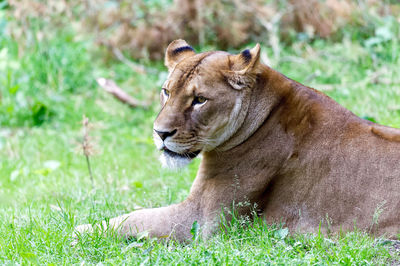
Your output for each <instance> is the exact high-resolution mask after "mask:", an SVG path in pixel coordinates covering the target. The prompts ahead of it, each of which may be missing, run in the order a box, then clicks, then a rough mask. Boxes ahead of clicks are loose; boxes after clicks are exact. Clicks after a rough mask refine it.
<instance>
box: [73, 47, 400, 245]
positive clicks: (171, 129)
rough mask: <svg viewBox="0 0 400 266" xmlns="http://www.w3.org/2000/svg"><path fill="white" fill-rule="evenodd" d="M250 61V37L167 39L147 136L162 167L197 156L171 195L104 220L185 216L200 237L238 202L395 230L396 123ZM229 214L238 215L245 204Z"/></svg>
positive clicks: (292, 225) (131, 229)
mask: <svg viewBox="0 0 400 266" xmlns="http://www.w3.org/2000/svg"><path fill="white" fill-rule="evenodd" d="M259 58H260V46H259V45H258V44H257V45H256V46H255V47H254V48H253V49H251V50H245V51H243V52H241V53H240V54H237V55H232V54H229V53H226V52H221V51H217V52H205V53H200V54H197V53H195V52H194V50H193V48H192V47H190V46H189V45H188V44H187V43H186V42H185V41H183V40H176V41H173V42H172V43H171V44H170V45H169V46H168V48H167V51H166V56H165V64H166V66H167V67H168V70H169V76H168V79H167V81H166V82H165V83H164V86H163V88H162V90H161V104H162V109H161V111H160V113H159V115H158V117H157V118H156V120H155V122H154V142H155V144H156V146H157V148H158V149H159V150H160V151H162V155H161V162H162V164H163V165H164V166H167V167H172V168H177V167H182V166H184V165H186V164H187V163H189V162H190V161H191V160H192V159H193V158H195V157H196V156H198V155H199V154H200V153H202V161H201V165H200V168H199V170H198V173H197V176H196V179H195V181H194V183H193V185H192V188H191V190H190V194H189V196H188V198H187V199H186V200H185V201H183V202H182V203H179V204H175V205H171V206H168V207H163V208H156V209H144V210H139V211H135V212H132V213H129V214H126V215H123V216H120V217H116V218H113V219H111V220H110V222H109V224H108V225H109V226H110V227H111V228H113V229H114V230H117V231H118V232H119V233H120V234H121V235H123V236H127V237H129V236H135V235H136V234H137V233H138V232H140V231H144V230H146V231H149V232H150V234H151V236H156V237H157V236H158V237H160V236H172V237H174V238H175V239H177V240H186V239H190V238H191V234H190V228H191V226H192V224H193V222H194V221H197V222H198V223H199V224H200V225H201V226H202V228H203V231H202V233H203V236H204V237H207V236H209V235H210V234H211V233H213V231H215V229H216V227H217V225H218V222H219V217H220V216H219V215H220V213H221V210H222V209H223V207H227V206H232V203H233V202H244V201H246V202H249V203H251V204H250V205H256V206H257V213H259V214H260V215H262V216H263V217H265V219H266V221H267V222H269V223H275V222H284V224H285V226H287V227H289V229H290V230H291V231H292V232H296V231H298V232H316V231H318V230H319V228H322V229H323V230H325V231H326V230H330V231H332V232H338V231H340V230H343V231H347V230H352V229H354V228H355V227H357V228H358V229H362V230H366V231H367V232H371V233H376V234H379V235H381V234H385V236H386V237H390V238H396V237H397V234H398V233H399V232H400V231H399V230H400V130H398V129H394V128H389V127H385V126H381V125H377V124H374V123H372V122H369V121H366V120H363V119H361V118H359V117H357V116H356V115H354V114H353V113H352V112H350V111H349V110H347V109H345V108H344V107H342V106H340V105H339V104H338V103H336V102H335V101H333V100H332V99H330V98H329V97H328V96H326V95H324V94H322V93H320V92H318V91H316V90H314V89H311V88H308V87H306V86H303V85H302V84H300V83H297V82H296V81H293V80H291V79H289V78H287V77H285V76H284V75H282V74H280V73H278V72H276V71H275V70H273V69H271V68H269V67H268V66H266V65H263V64H262V63H260V59H259ZM237 211H238V212H239V214H242V215H249V214H250V212H251V207H249V205H246V204H243V205H241V207H238V209H237ZM321 225H322V226H321ZM104 226H105V224H104ZM76 230H77V231H79V232H82V231H86V230H92V227H91V225H81V226H79V227H77V229H76Z"/></svg>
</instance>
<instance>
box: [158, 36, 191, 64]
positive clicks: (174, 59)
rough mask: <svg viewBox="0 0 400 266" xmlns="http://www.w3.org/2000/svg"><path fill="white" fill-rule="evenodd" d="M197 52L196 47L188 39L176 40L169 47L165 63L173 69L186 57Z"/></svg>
mask: <svg viewBox="0 0 400 266" xmlns="http://www.w3.org/2000/svg"><path fill="white" fill-rule="evenodd" d="M195 54H196V53H195V52H194V49H193V48H192V47H191V46H190V45H189V44H188V43H187V42H186V41H184V40H180V39H179V40H175V41H173V42H171V43H170V44H169V45H168V47H167V51H166V52H165V60H164V64H165V66H166V67H168V70H169V71H171V70H172V69H174V67H175V66H176V65H177V64H178V63H179V62H180V61H182V60H183V59H184V58H186V57H189V56H192V55H195Z"/></svg>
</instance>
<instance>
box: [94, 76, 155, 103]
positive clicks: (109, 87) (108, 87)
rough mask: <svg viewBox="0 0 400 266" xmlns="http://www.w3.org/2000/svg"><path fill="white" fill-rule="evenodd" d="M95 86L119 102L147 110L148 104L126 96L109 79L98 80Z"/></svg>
mask: <svg viewBox="0 0 400 266" xmlns="http://www.w3.org/2000/svg"><path fill="white" fill-rule="evenodd" d="M96 81H97V84H99V86H100V87H102V88H103V89H104V90H105V91H106V92H108V93H110V94H112V95H113V96H114V97H115V98H117V99H118V100H119V101H121V102H123V103H125V104H127V105H129V106H130V107H132V108H136V107H142V108H147V107H149V104H148V103H145V102H142V101H139V100H137V99H135V98H133V97H132V96H130V95H129V94H127V93H126V92H125V91H123V90H122V89H121V88H120V87H118V85H117V84H116V83H115V82H114V81H113V80H111V79H105V78H98V79H96Z"/></svg>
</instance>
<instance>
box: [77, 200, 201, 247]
mask: <svg viewBox="0 0 400 266" xmlns="http://www.w3.org/2000/svg"><path fill="white" fill-rule="evenodd" d="M202 220H203V219H202V217H201V215H200V212H199V208H198V206H197V204H196V203H193V202H188V201H186V202H182V203H180V204H175V205H171V206H168V207H162V208H154V209H143V210H138V211H134V212H131V213H129V214H124V215H121V216H118V217H115V218H112V219H110V220H108V221H103V222H102V223H101V224H98V225H95V226H97V227H98V229H99V230H102V231H106V230H112V231H114V232H116V233H118V234H119V235H121V236H124V237H135V236H137V234H138V233H141V232H148V233H149V236H151V237H161V238H166V237H173V238H175V239H177V240H180V241H183V240H186V239H190V237H191V234H190V229H191V227H192V224H193V223H194V222H195V221H197V222H198V223H200V224H201V223H203V221H202ZM92 231H93V226H92V225H80V226H78V227H76V228H75V232H76V233H75V235H78V236H79V234H80V233H84V232H89V233H90V232H92Z"/></svg>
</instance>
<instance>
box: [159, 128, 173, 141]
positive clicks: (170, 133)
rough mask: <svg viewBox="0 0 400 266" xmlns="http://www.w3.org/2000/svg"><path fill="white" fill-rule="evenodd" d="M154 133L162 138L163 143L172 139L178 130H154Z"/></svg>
mask: <svg viewBox="0 0 400 266" xmlns="http://www.w3.org/2000/svg"><path fill="white" fill-rule="evenodd" d="M154 131H155V132H156V133H157V134H158V135H159V136H160V138H161V139H162V140H163V141H164V140H165V139H166V138H168V137H172V136H173V135H174V134H175V133H176V129H174V130H173V131H158V130H155V129H154Z"/></svg>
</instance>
